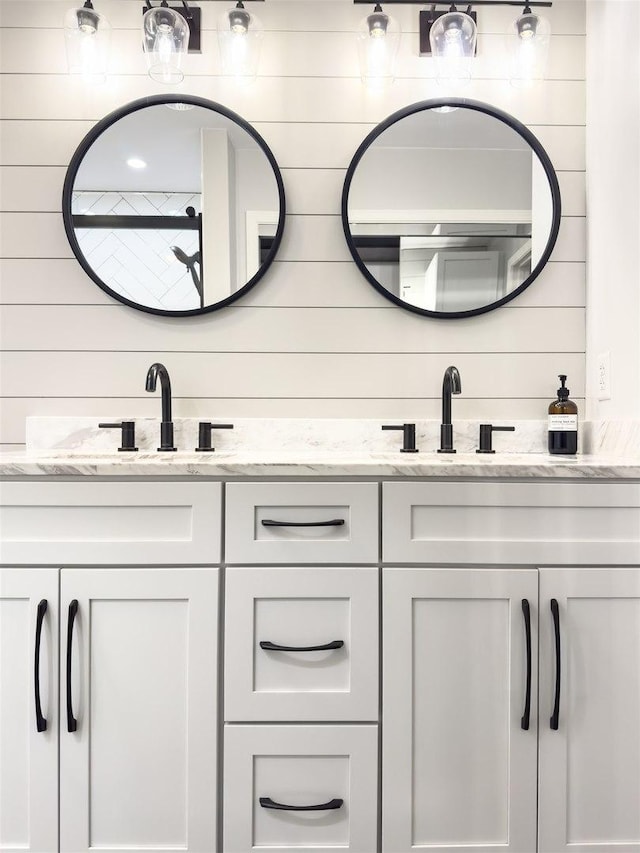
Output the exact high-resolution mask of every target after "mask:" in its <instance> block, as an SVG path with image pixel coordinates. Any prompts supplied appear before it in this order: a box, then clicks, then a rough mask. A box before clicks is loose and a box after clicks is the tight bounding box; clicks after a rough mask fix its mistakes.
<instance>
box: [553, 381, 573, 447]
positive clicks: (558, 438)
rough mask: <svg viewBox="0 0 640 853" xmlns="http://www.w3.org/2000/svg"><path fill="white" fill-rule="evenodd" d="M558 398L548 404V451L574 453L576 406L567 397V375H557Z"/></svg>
mask: <svg viewBox="0 0 640 853" xmlns="http://www.w3.org/2000/svg"><path fill="white" fill-rule="evenodd" d="M558 379H559V380H560V388H558V399H557V400H554V402H553V403H551V405H550V406H549V453H564V454H567V455H570V454H575V453H576V452H577V450H578V407H577V406H576V404H575V403H574V402H573V400H570V399H569V389H568V388H566V387H565V382H566V381H567V377H566V376H565V375H564V374H560V375H559V376H558Z"/></svg>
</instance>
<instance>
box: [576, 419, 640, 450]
mask: <svg viewBox="0 0 640 853" xmlns="http://www.w3.org/2000/svg"><path fill="white" fill-rule="evenodd" d="M583 450H584V452H585V453H591V454H607V455H610V456H625V457H633V456H638V455H640V421H635V420H628V421H590V422H588V423H587V424H585V430H584V441H583Z"/></svg>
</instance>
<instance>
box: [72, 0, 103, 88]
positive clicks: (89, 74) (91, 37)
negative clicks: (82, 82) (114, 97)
mask: <svg viewBox="0 0 640 853" xmlns="http://www.w3.org/2000/svg"><path fill="white" fill-rule="evenodd" d="M64 38H65V44H66V47H67V63H68V67H69V72H70V73H71V74H82V76H83V77H85V79H87V80H88V81H89V82H103V81H104V80H105V79H106V76H107V66H108V62H109V44H110V41H111V25H110V23H109V21H108V20H107V19H106V18H105V16H104V15H101V14H99V13H98V12H96V10H95V9H94V8H93V3H92V2H91V0H86V2H85V4H84V6H82V7H80V8H76V9H69V11H68V12H67V13H66V15H65V17H64Z"/></svg>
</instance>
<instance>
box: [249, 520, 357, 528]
mask: <svg viewBox="0 0 640 853" xmlns="http://www.w3.org/2000/svg"><path fill="white" fill-rule="evenodd" d="M260 523H261V524H262V526H263V527H341V526H342V525H343V524H344V518H332V519H330V520H329V521H274V520H273V519H272V518H263V519H262V521H261V522H260Z"/></svg>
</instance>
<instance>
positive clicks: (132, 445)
mask: <svg viewBox="0 0 640 853" xmlns="http://www.w3.org/2000/svg"><path fill="white" fill-rule="evenodd" d="M98 426H99V427H100V429H119V430H122V437H121V444H120V447H119V448H118V450H119V451H121V452H122V451H136V450H137V449H138V448H137V447H136V424H135V421H120V422H119V423H115V424H98Z"/></svg>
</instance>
